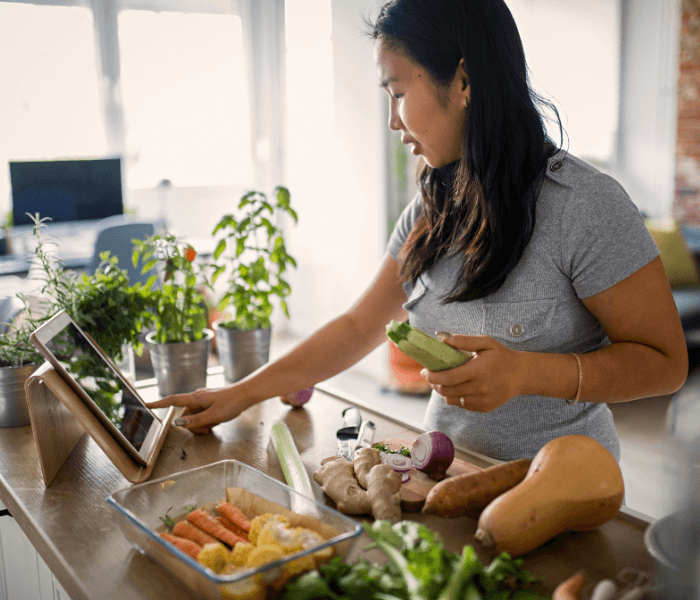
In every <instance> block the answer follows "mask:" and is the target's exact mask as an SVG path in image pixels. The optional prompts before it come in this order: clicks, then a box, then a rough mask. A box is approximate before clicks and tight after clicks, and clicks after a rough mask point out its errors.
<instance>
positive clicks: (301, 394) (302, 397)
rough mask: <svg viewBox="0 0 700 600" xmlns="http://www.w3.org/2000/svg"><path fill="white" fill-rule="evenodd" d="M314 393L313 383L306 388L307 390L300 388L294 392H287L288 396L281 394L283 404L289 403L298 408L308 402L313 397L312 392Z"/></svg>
mask: <svg viewBox="0 0 700 600" xmlns="http://www.w3.org/2000/svg"><path fill="white" fill-rule="evenodd" d="M313 393H314V386H313V385H312V386H311V387H310V388H306V389H305V390H300V391H298V392H294V393H293V394H287V395H286V396H280V400H281V401H282V403H283V404H288V405H289V406H293V407H294V408H298V407H299V406H303V405H304V404H306V403H307V402H308V401H309V400H310V399H311V394H313Z"/></svg>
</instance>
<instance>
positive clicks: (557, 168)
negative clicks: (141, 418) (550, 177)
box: [549, 160, 564, 173]
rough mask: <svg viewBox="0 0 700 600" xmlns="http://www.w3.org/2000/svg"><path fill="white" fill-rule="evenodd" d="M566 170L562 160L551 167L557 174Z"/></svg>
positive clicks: (556, 161)
mask: <svg viewBox="0 0 700 600" xmlns="http://www.w3.org/2000/svg"><path fill="white" fill-rule="evenodd" d="M563 168H564V163H563V162H561V161H560V160H555V161H554V162H553V163H552V165H551V166H550V167H549V169H550V170H551V171H554V172H555V173H556V172H557V171H561V170H562V169H563Z"/></svg>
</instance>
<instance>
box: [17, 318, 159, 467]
mask: <svg viewBox="0 0 700 600" xmlns="http://www.w3.org/2000/svg"><path fill="white" fill-rule="evenodd" d="M31 340H32V343H33V344H34V345H35V346H36V347H37V349H38V350H39V352H41V354H42V355H43V356H44V358H46V360H47V361H49V363H51V365H52V366H53V367H54V369H56V371H57V372H58V373H59V374H60V375H61V376H62V377H63V378H64V379H65V381H66V383H68V385H70V386H71V388H73V390H74V391H75V392H76V394H77V395H78V397H80V398H81V399H82V400H83V401H84V402H85V404H86V405H87V406H88V408H89V409H90V410H91V411H92V412H93V413H94V414H95V416H96V417H97V418H98V419H99V420H100V421H101V422H102V423H103V424H104V426H105V428H106V429H107V431H109V432H110V433H111V435H112V436H113V437H114V438H115V439H116V440H117V441H118V442H119V443H120V444H121V446H122V447H123V448H124V449H125V450H126V452H127V453H128V454H129V456H130V457H131V458H132V459H133V460H134V462H136V463H137V464H139V465H143V466H146V465H147V464H148V461H149V459H150V457H151V455H152V453H153V450H154V447H155V443H156V441H157V439H158V434H159V433H160V431H161V428H162V427H163V423H162V422H161V420H160V419H159V418H158V417H157V416H156V415H155V413H154V412H153V411H151V410H150V409H149V408H148V407H147V406H146V404H145V402H144V401H143V399H142V398H141V396H139V394H138V392H137V391H136V389H135V388H134V387H133V386H132V385H131V383H129V381H128V379H126V377H124V375H123V374H122V373H121V371H120V370H119V369H118V367H117V366H116V365H115V364H114V362H113V361H112V360H111V359H110V358H109V357H108V356H107V355H106V354H105V353H104V351H103V350H102V348H100V347H99V346H98V345H97V343H96V342H95V340H93V339H92V337H91V336H90V335H88V334H87V333H86V332H84V331H83V330H82V329H81V328H80V327H79V326H78V324H77V323H76V322H75V321H74V320H73V319H72V318H71V316H70V315H69V314H68V313H67V312H66V311H61V312H59V313H57V314H56V315H55V316H54V317H52V318H51V319H49V320H48V321H47V322H46V323H44V324H43V325H42V326H41V327H39V328H38V329H37V330H36V331H34V332H33V333H32V335H31Z"/></svg>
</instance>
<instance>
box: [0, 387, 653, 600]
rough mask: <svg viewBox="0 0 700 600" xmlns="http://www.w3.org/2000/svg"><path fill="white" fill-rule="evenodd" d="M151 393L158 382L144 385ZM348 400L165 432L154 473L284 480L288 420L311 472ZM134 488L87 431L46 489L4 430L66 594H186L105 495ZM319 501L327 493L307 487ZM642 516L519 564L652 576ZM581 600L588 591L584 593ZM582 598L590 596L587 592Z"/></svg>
mask: <svg viewBox="0 0 700 600" xmlns="http://www.w3.org/2000/svg"><path fill="white" fill-rule="evenodd" d="M221 385H223V377H222V376H221V375H212V376H210V378H209V381H208V386H209V387H218V386H221ZM141 391H142V393H143V395H144V397H145V398H146V399H147V400H149V399H152V398H153V399H154V398H155V397H157V391H156V389H155V388H154V387H149V388H143V389H142V390H141ZM347 406H348V402H346V401H344V400H342V399H340V398H338V397H336V396H334V395H331V394H329V393H326V392H323V391H322V390H321V389H317V390H316V392H315V393H314V396H313V398H312V400H311V401H310V402H309V403H308V404H307V405H306V406H305V407H304V408H303V409H292V408H290V407H288V406H285V405H283V404H282V403H281V402H280V401H279V399H276V398H275V399H271V400H268V401H266V402H263V403H261V404H259V405H257V406H255V407H253V408H252V409H250V410H248V411H246V412H245V413H243V415H241V416H240V417H239V418H237V419H235V420H234V421H231V422H229V423H224V424H222V425H220V426H218V427H216V428H215V429H214V431H213V433H212V434H211V435H206V436H195V435H193V434H190V433H189V432H187V431H185V430H182V429H180V428H171V430H170V431H169V433H168V435H167V438H166V440H165V443H164V446H163V449H162V450H161V453H160V456H159V458H158V461H157V463H156V466H155V468H154V471H153V474H152V476H151V478H152V479H156V478H159V477H163V476H166V475H169V474H172V473H176V472H180V471H184V470H187V469H191V468H194V467H199V466H202V465H206V464H210V463H212V462H216V461H219V460H224V459H237V460H240V461H241V462H244V463H246V464H248V465H250V466H253V467H255V468H257V469H259V470H260V471H262V472H264V473H267V474H268V475H270V476H271V477H274V478H276V479H278V480H280V481H284V477H283V475H282V471H281V469H280V466H279V462H278V460H277V456H276V454H275V453H274V451H273V450H272V448H271V445H270V444H269V432H270V427H271V425H272V423H273V421H275V420H277V419H280V420H282V421H284V422H285V423H286V424H287V425H288V427H289V429H290V430H291V432H292V434H293V436H294V438H295V440H296V443H297V447H298V449H299V452H300V454H301V457H302V460H303V462H304V465H305V467H306V469H307V470H308V472H309V474H313V472H314V471H315V470H316V469H317V468H318V467H319V465H320V463H321V460H323V459H324V458H326V457H328V456H332V455H334V454H335V452H336V449H337V447H336V440H335V435H334V432H335V430H336V429H337V428H338V427H339V425H340V421H341V418H340V413H341V411H342V409H343V408H345V407H347ZM361 412H362V415H363V417H364V418H365V419H371V420H373V421H374V422H375V424H376V425H377V433H376V438H375V439H377V440H380V439H382V438H389V437H398V438H403V439H407V440H409V441H412V440H414V439H415V438H416V437H417V435H418V434H419V433H420V432H418V431H416V430H413V429H410V428H408V427H405V426H403V425H401V424H399V423H396V422H395V421H391V420H388V419H386V418H383V417H382V416H380V415H379V414H375V413H371V412H370V411H369V410H368V409H367V408H366V407H362V408H361ZM458 456H459V457H460V458H462V459H464V460H467V461H469V462H472V463H474V464H477V465H479V466H484V467H485V466H488V463H487V462H485V461H484V460H482V458H481V457H478V456H474V455H469V454H466V453H463V452H458ZM129 485H131V484H130V483H129V482H128V481H127V480H126V479H125V478H124V477H123V476H122V475H121V473H120V472H119V471H118V470H117V468H116V467H115V466H114V465H113V464H112V463H111V462H110V461H109V459H108V458H107V456H106V455H105V454H104V452H102V450H101V449H100V448H99V447H98V446H97V444H96V443H95V442H94V441H93V440H92V439H91V438H89V437H88V436H87V435H85V436H83V438H82V439H81V440H80V442H78V445H77V446H76V448H75V449H74V451H73V453H72V454H71V455H70V456H69V458H68V460H67V461H66V463H65V464H64V465H63V467H62V468H61V470H60V471H59V472H58V474H57V476H56V478H55V479H54V481H53V482H52V483H51V485H50V486H49V487H45V486H44V482H43V478H42V474H41V469H40V466H39V458H38V454H37V449H36V444H35V442H34V438H33V435H32V430H31V427H19V428H0V502H2V503H4V504H5V505H6V506H7V508H8V509H9V511H10V513H11V514H12V516H13V517H14V518H15V519H16V521H17V523H18V524H19V526H20V527H21V528H22V530H23V531H24V533H25V535H26V536H27V537H28V538H29V539H30V541H31V542H32V543H33V544H34V546H35V547H36V549H37V551H38V552H39V554H40V555H41V557H42V558H43V559H44V561H45V562H46V563H47V565H48V566H49V567H50V569H51V570H52V571H53V573H54V575H55V576H56V577H57V579H58V581H59V582H60V583H61V585H62V586H63V587H64V588H65V590H66V592H67V593H68V594H69V595H70V596H71V599H72V600H95V599H100V600H111V599H114V600H122V599H123V598H129V599H135V600H147V599H153V600H156V599H158V600H160V599H161V598H163V597H167V598H169V600H180V599H185V598H191V597H192V596H191V594H190V593H189V591H188V589H187V588H185V587H183V586H182V585H181V584H179V583H178V582H176V581H173V579H172V577H171V576H170V575H169V574H168V573H167V572H166V571H165V570H163V569H162V568H161V567H160V566H158V565H157V564H156V563H154V562H152V561H151V560H150V559H149V558H147V557H146V556H144V555H142V554H140V553H139V552H138V551H136V550H135V549H134V548H133V547H132V546H131V545H130V544H129V542H127V540H126V538H125V537H124V535H123V534H122V532H121V529H119V526H118V525H117V523H116V521H115V518H114V514H113V512H112V509H111V508H110V507H109V506H108V505H107V503H106V501H105V498H106V497H107V495H109V494H110V493H112V492H114V491H116V490H119V489H123V488H125V487H128V486H129ZM313 485H314V487H315V489H316V492H317V499H319V500H322V498H323V494H322V492H321V490H320V489H319V488H318V486H317V485H316V483H315V482H314V483H313ZM404 518H406V519H411V520H415V521H419V522H422V523H424V524H426V525H427V526H429V527H430V528H432V529H434V530H435V531H438V532H439V533H440V534H441V536H442V537H443V540H444V541H445V543H446V546H447V547H448V548H450V549H451V550H453V551H455V552H459V551H461V548H462V547H463V546H464V545H465V544H471V545H473V546H474V548H475V549H476V551H477V553H478V554H479V556H480V558H481V559H482V561H484V562H485V563H488V562H490V560H491V558H492V555H490V554H489V553H488V552H486V551H485V550H484V548H483V547H481V546H480V545H479V543H478V542H476V541H475V540H474V539H473V534H474V532H475V531H476V521H475V520H474V519H472V518H469V517H461V518H458V519H450V520H446V519H441V518H439V517H435V516H429V515H423V514H421V513H404ZM648 524H649V523H648V521H646V520H645V519H643V518H640V517H639V516H636V515H634V514H632V513H627V512H624V511H623V512H621V513H620V514H619V515H618V516H617V517H616V518H615V519H613V520H612V521H609V522H608V523H606V524H605V525H603V526H602V527H600V528H599V529H597V530H595V531H591V532H586V533H577V534H564V535H561V536H559V537H557V538H555V539H554V540H552V541H551V542H549V543H548V544H546V545H545V546H544V547H542V548H540V549H538V550H536V551H535V552H532V553H531V554H529V555H528V556H526V557H525V565H524V566H525V568H526V569H528V570H529V571H530V572H531V573H533V574H535V575H537V576H539V577H542V578H544V581H545V584H544V587H545V589H546V590H547V591H549V592H551V591H552V590H553V589H554V587H556V585H557V584H558V583H559V582H560V581H562V580H564V579H566V578H568V577H569V576H571V575H572V574H573V573H574V572H576V571H577V570H580V569H583V570H585V572H586V574H587V579H588V581H589V584H588V585H587V586H586V588H584V592H585V591H586V590H588V593H590V590H591V588H592V585H593V584H594V583H596V582H597V581H599V580H600V579H603V578H610V579H613V580H615V579H616V578H617V575H618V574H619V572H620V571H621V570H622V569H623V568H624V567H631V568H634V569H636V570H639V571H645V572H653V571H654V569H655V563H654V561H653V559H652V557H651V556H650V555H649V554H648V553H647V551H646V550H645V548H644V544H643V540H642V537H643V533H644V530H645V529H646V527H647V525H648ZM584 596H585V593H584ZM585 597H587V596H585Z"/></svg>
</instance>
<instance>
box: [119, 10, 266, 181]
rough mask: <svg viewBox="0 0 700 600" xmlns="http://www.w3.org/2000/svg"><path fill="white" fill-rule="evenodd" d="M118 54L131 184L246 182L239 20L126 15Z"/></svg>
mask: <svg viewBox="0 0 700 600" xmlns="http://www.w3.org/2000/svg"><path fill="white" fill-rule="evenodd" d="M119 50H120V60H121V85H122V98H123V103H124V115H125V121H126V147H127V163H128V180H127V183H128V186H129V187H130V188H150V187H153V186H155V185H156V184H158V182H159V181H161V180H162V179H165V178H167V179H169V180H170V181H172V182H173V184H174V185H175V186H178V187H185V186H199V185H230V184H235V183H243V182H246V183H247V182H249V181H250V178H251V176H252V158H251V151H250V142H249V140H250V109H249V93H248V85H247V74H246V67H245V55H244V52H243V32H242V27H241V19H240V17H238V16H236V15H220V14H219V15H206V14H182V13H168V12H160V13H154V12H149V11H143V10H126V11H123V12H121V13H120V14H119Z"/></svg>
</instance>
